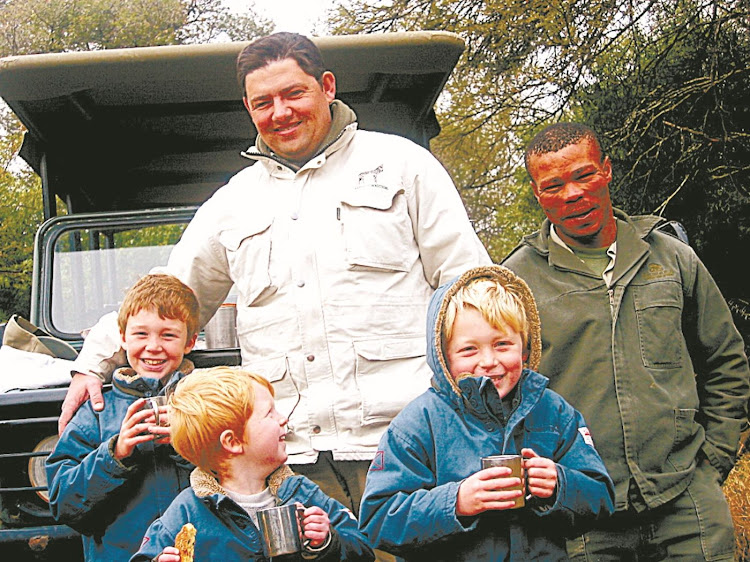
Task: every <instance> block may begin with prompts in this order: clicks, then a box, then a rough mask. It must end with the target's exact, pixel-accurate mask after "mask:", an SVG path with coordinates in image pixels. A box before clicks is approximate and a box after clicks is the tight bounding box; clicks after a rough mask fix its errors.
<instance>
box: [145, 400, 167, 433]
mask: <svg viewBox="0 0 750 562" xmlns="http://www.w3.org/2000/svg"><path fill="white" fill-rule="evenodd" d="M146 405H147V407H148V408H151V409H152V410H153V411H154V425H159V426H162V427H167V426H169V417H168V416H166V415H165V413H164V412H162V411H161V409H162V408H164V407H166V405H167V397H166V396H151V397H149V398H146Z"/></svg>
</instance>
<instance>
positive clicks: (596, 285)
mask: <svg viewBox="0 0 750 562" xmlns="http://www.w3.org/2000/svg"><path fill="white" fill-rule="evenodd" d="M615 214H616V216H617V218H618V222H617V257H616V260H615V267H614V272H613V277H612V283H611V287H609V288H608V287H607V285H606V284H605V283H604V281H603V280H602V278H601V277H597V276H596V275H595V274H594V273H592V272H591V271H589V270H588V269H587V267H586V266H585V265H584V263H583V262H582V261H581V260H580V259H578V258H577V257H576V256H575V255H574V254H573V253H572V252H570V251H569V250H567V249H566V248H563V247H562V246H560V245H559V244H556V243H555V242H552V241H551V239H550V236H549V234H550V223H549V221H545V222H544V224H543V225H542V228H541V230H540V231H539V232H536V233H534V234H532V235H529V236H527V237H525V238H524V240H523V241H522V242H521V244H520V245H519V246H518V247H517V248H516V249H515V250H514V251H513V252H512V253H511V254H510V255H509V256H508V257H507V258H506V260H505V261H504V263H503V265H505V266H507V267H508V268H510V269H511V270H513V271H515V272H516V273H517V274H518V275H520V276H521V277H522V278H523V279H524V280H525V281H526V282H527V283H528V284H529V286H530V287H531V290H532V292H533V293H534V297H535V298H536V301H537V305H538V307H539V314H540V319H541V325H542V361H541V364H540V368H539V370H540V371H541V372H542V373H545V374H546V375H547V376H548V377H549V379H550V388H552V389H553V390H555V391H557V392H558V393H560V394H562V396H563V397H565V398H566V399H567V400H568V401H569V402H570V403H571V404H572V405H573V406H574V407H575V408H577V409H578V410H580V411H581V412H582V413H583V415H584V417H585V418H586V420H587V421H588V423H589V428H590V430H591V434H592V436H593V438H594V442H595V444H596V448H597V450H598V451H599V453H600V454H601V456H602V458H603V459H604V462H605V464H606V466H607V470H608V471H609V473H610V475H611V476H612V480H613V481H614V483H615V488H616V505H615V508H616V509H617V510H622V509H626V508H627V507H628V505H629V504H628V502H629V501H630V500H629V498H628V484H629V482H630V481H631V480H632V481H633V482H634V483H635V484H636V485H637V487H638V490H639V491H640V494H641V496H642V498H643V500H644V501H645V504H646V506H648V507H649V508H653V507H656V506H658V505H661V504H663V503H665V502H667V501H669V500H671V499H673V498H674V497H676V496H677V495H679V494H680V493H681V492H682V491H684V490H685V488H686V487H687V485H688V483H689V482H690V479H691V477H692V474H693V471H694V469H695V466H696V462H699V461H700V460H702V458H703V457H705V458H707V459H708V460H709V461H710V463H711V465H713V466H714V467H715V468H716V470H717V471H718V473H717V479H721V480H723V479H724V478H725V477H726V475H727V474H728V472H729V471H730V470H731V468H732V466H733V464H734V461H735V454H736V450H737V445H738V441H739V435H740V429H741V427H742V425H743V423H744V422H745V420H746V419H747V404H748V395H749V393H750V390H749V384H750V382H749V379H750V370H749V369H748V363H747V357H746V356H745V353H744V349H743V342H742V338H741V336H740V334H739V333H738V331H737V329H736V328H735V326H734V323H733V321H732V316H731V314H730V311H729V309H728V307H727V304H726V302H725V301H724V298H723V297H722V295H721V293H720V292H719V289H718V287H717V286H716V283H715V282H714V280H713V278H712V277H711V275H710V274H709V273H708V271H707V270H706V268H705V266H704V265H703V263H702V262H701V261H700V259H698V257H697V256H696V254H695V252H694V251H693V250H692V249H691V248H690V246H688V245H687V244H684V243H683V242H680V241H679V240H677V239H676V238H674V237H672V236H670V235H669V234H666V233H664V232H661V231H659V230H656V227H657V226H658V225H659V224H660V223H661V222H662V219H660V218H658V217H653V216H642V217H632V218H630V217H628V216H627V215H625V214H624V213H622V212H620V211H616V213H615ZM643 507H644V506H642V505H641V506H640V508H643Z"/></svg>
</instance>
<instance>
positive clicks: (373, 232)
mask: <svg viewBox="0 0 750 562" xmlns="http://www.w3.org/2000/svg"><path fill="white" fill-rule="evenodd" d="M341 228H342V233H343V238H344V247H345V252H346V259H347V263H348V264H349V268H350V269H354V270H357V269H380V270H390V271H410V270H411V264H412V261H413V256H412V254H413V245H414V233H413V232H412V225H411V219H410V217H409V212H408V209H407V206H406V198H405V197H404V190H403V189H396V190H394V189H389V188H386V187H382V186H378V185H373V186H366V187H362V188H360V189H355V190H352V191H351V192H348V193H346V194H345V195H344V197H342V199H341Z"/></svg>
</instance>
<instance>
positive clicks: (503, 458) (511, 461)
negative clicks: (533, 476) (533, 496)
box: [482, 455, 526, 509]
mask: <svg viewBox="0 0 750 562" xmlns="http://www.w3.org/2000/svg"><path fill="white" fill-rule="evenodd" d="M494 466H507V467H508V468H510V469H511V470H512V471H513V472H511V474H510V476H511V477H513V476H515V477H516V478H520V479H521V484H519V485H518V486H513V487H510V488H505V489H506V490H521V491H522V492H523V494H521V496H519V497H517V498H516V499H515V505H514V506H513V507H512V508H511V509H518V508H519V507H523V506H525V505H526V472H525V471H524V469H523V459H522V458H521V455H492V456H490V457H482V470H484V469H485V468H492V467H494Z"/></svg>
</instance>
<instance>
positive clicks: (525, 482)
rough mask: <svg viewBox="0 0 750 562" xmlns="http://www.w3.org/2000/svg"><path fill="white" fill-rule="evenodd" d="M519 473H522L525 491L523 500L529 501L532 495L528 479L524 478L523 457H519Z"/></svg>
mask: <svg viewBox="0 0 750 562" xmlns="http://www.w3.org/2000/svg"><path fill="white" fill-rule="evenodd" d="M521 474H523V490H524V492H525V493H526V496H525V497H524V501H529V500H530V499H531V498H533V497H534V496H533V494H530V493H529V481H528V479H527V478H526V459H524V458H521Z"/></svg>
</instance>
